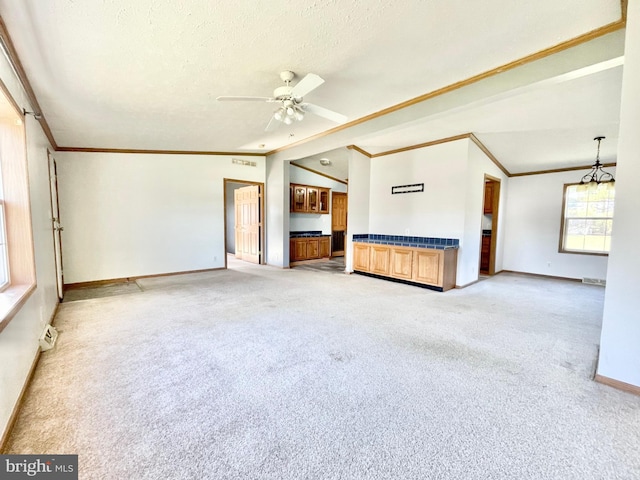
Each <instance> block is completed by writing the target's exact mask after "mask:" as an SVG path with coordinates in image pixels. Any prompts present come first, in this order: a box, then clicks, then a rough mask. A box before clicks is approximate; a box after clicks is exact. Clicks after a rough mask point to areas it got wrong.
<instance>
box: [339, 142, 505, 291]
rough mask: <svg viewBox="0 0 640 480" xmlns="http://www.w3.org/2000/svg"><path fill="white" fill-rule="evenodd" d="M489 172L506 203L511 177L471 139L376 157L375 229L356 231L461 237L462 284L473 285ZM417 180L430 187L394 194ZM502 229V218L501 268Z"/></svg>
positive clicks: (372, 196)
mask: <svg viewBox="0 0 640 480" xmlns="http://www.w3.org/2000/svg"><path fill="white" fill-rule="evenodd" d="M485 173H488V174H490V175H492V176H494V177H496V178H499V179H500V180H501V181H502V182H501V199H500V203H501V205H502V206H504V201H505V198H504V195H505V192H506V191H507V189H508V188H507V178H506V176H505V175H504V174H503V173H502V172H501V171H500V170H499V169H498V167H496V166H495V164H494V163H493V162H491V160H489V158H488V157H487V156H486V155H485V154H484V153H483V152H482V151H481V150H480V149H479V148H478V147H477V146H476V145H475V144H474V143H473V142H471V141H470V140H468V139H464V140H458V141H455V142H448V143H442V144H439V145H434V146H431V147H425V148H420V149H416V150H409V151H406V152H400V153H396V154H393V155H386V156H383V157H378V158H374V159H372V160H371V192H370V214H369V231H368V232H355V231H354V232H353V233H380V234H387V235H411V236H420V237H440V238H457V239H459V240H460V249H459V251H458V271H457V278H456V284H457V285H462V286H463V285H467V284H469V283H471V282H473V281H475V280H477V279H478V265H479V262H480V241H481V234H482V215H483V194H484V175H485ZM352 178H353V176H352ZM414 183H424V184H425V191H424V192H421V193H407V194H400V195H392V194H391V187H392V186H394V185H408V184H414ZM502 230H503V221H502V220H499V225H498V240H497V241H498V254H497V257H496V269H497V270H499V269H500V268H501V267H502V256H501V252H500V249H501V247H502V236H503V233H502Z"/></svg>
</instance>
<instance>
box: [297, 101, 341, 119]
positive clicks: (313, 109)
mask: <svg viewBox="0 0 640 480" xmlns="http://www.w3.org/2000/svg"><path fill="white" fill-rule="evenodd" d="M301 107H302V108H303V109H304V111H305V112H309V113H313V114H314V115H318V116H320V117H324V118H326V119H327V120H331V121H332V122H336V123H345V122H346V121H347V117H346V116H345V115H342V114H341V113H337V112H334V111H333V110H329V109H328V108H324V107H319V106H318V105H314V104H312V103H303V104H302V105H301Z"/></svg>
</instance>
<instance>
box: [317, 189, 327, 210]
mask: <svg viewBox="0 0 640 480" xmlns="http://www.w3.org/2000/svg"><path fill="white" fill-rule="evenodd" d="M329 192H330V190H329V189H328V188H320V189H318V195H319V197H320V205H319V207H318V209H319V212H320V213H329Z"/></svg>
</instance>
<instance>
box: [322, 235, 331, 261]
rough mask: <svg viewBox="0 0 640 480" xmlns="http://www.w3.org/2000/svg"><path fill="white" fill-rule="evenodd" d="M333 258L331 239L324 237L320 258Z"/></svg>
mask: <svg viewBox="0 0 640 480" xmlns="http://www.w3.org/2000/svg"><path fill="white" fill-rule="evenodd" d="M330 256H331V239H330V238H329V237H322V238H321V239H320V258H327V257H330Z"/></svg>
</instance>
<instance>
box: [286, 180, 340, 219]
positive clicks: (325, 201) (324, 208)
mask: <svg viewBox="0 0 640 480" xmlns="http://www.w3.org/2000/svg"><path fill="white" fill-rule="evenodd" d="M289 190H290V192H291V202H290V208H289V210H290V211H291V212H294V213H322V214H326V213H329V199H330V196H331V189H329V188H324V187H314V186H312V185H298V184H295V183H292V184H290V185H289Z"/></svg>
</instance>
